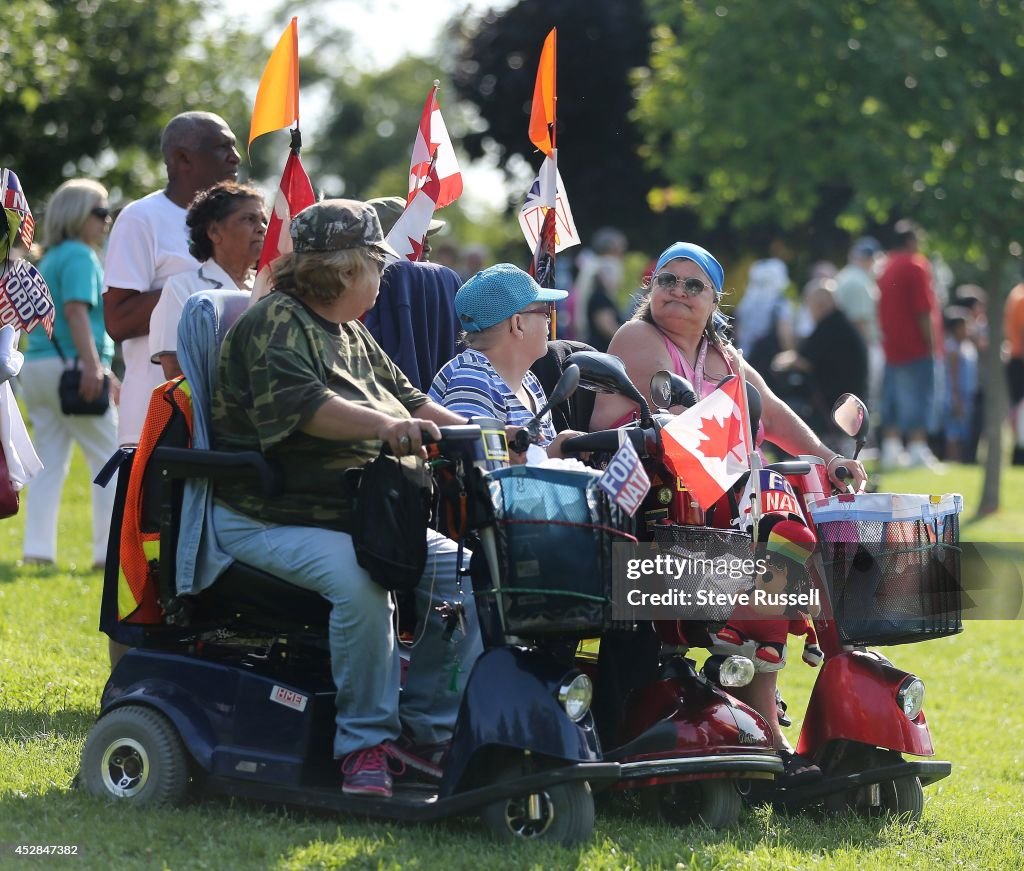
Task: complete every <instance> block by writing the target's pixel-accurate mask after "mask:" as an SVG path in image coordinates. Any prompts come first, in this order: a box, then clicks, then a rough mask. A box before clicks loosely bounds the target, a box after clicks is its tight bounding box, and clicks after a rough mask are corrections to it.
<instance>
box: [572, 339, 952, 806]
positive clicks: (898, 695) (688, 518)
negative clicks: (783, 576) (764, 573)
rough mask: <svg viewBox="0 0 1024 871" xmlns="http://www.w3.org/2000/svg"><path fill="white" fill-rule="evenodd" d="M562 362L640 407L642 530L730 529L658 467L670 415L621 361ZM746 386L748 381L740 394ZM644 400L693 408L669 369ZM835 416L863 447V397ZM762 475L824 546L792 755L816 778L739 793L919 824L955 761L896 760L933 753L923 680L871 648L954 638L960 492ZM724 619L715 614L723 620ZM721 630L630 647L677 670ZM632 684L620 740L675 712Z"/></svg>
mask: <svg viewBox="0 0 1024 871" xmlns="http://www.w3.org/2000/svg"><path fill="white" fill-rule="evenodd" d="M569 362H572V363H575V364H577V365H578V366H579V367H580V369H581V373H582V381H581V383H582V384H584V385H585V386H596V387H597V388H598V389H602V390H606V391H608V392H616V393H620V394H622V395H625V396H629V397H630V398H632V399H634V401H637V402H638V404H639V405H640V408H641V415H640V420H639V421H637V422H635V423H634V424H632V425H629V426H628V427H627V433H628V435H629V437H630V439H631V441H632V442H633V445H634V447H635V448H636V449H637V451H638V453H639V454H640V456H641V457H642V458H644V460H645V463H646V464H647V467H648V470H649V474H650V476H651V478H652V481H653V482H654V486H653V487H652V494H651V497H649V501H648V505H647V506H645V508H646V507H649V509H650V511H651V512H657V513H654V514H653V515H652V516H651V517H650V520H649V522H648V523H647V524H646V526H647V531H648V533H649V535H650V537H651V539H652V540H654V541H658V542H661V543H663V544H667V545H670V546H671V545H675V546H692V543H693V542H694V541H695V540H697V539H698V538H699V537H701V536H711V537H714V536H718V535H727V534H728V533H726V529H728V528H729V527H730V526H731V524H732V520H733V518H734V517H735V513H736V509H735V507H734V506H730V505H729V504H728V502H727V501H725V500H723V502H721V503H719V505H717V506H716V507H715V509H713V511H712V512H710V516H709V517H707V518H702V517H701V516H700V513H699V511H698V510H696V506H695V505H694V504H693V503H692V502H691V500H690V499H689V496H688V493H687V492H686V490H685V485H684V484H683V482H679V481H677V479H676V478H675V476H674V475H673V474H672V473H671V472H670V471H669V470H668V468H667V467H666V466H665V463H664V458H663V451H662V444H661V439H660V430H661V427H662V426H663V425H664V424H665V423H667V422H668V420H669V419H670V418H667V417H666V416H665V415H664V414H657V415H653V416H652V415H651V414H650V412H649V411H648V410H647V408H646V404H645V403H644V402H643V398H642V396H641V395H640V393H639V391H637V390H636V388H635V387H634V385H632V384H631V383H630V382H629V379H628V377H627V376H626V374H625V370H624V368H623V367H622V365H621V362H620V361H619V360H618V359H617V358H614V357H610V356H609V355H603V354H596V353H590V352H581V353H577V354H574V355H572V356H571V357H570V359H569ZM750 390H752V388H750V387H749V385H748V395H749V393H750ZM754 393H755V394H756V391H754ZM652 394H653V395H655V396H659V395H663V400H662V404H663V405H664V406H665V408H669V407H674V406H680V405H684V406H685V405H690V404H693V403H694V402H695V401H696V397H695V396H694V394H693V390H692V387H691V386H690V385H689V384H688V383H686V382H685V380H684V379H682V378H680V377H679V376H676V375H674V374H671V373H668V372H662V373H658V374H657V375H656V376H655V380H654V381H653V382H652ZM759 404H760V403H759V398H758V397H756V395H755V396H752V397H751V402H750V407H751V414H752V416H755V415H756V414H757V413H758V410H759ZM834 417H835V420H836V423H837V425H838V426H839V427H840V428H842V429H843V430H844V431H845V432H846V433H847V434H849V435H850V436H851V437H854V438H855V439H856V440H857V445H858V448H857V450H858V451H859V450H860V448H861V447H862V446H863V444H864V441H865V439H866V435H867V431H868V415H867V409H866V408H865V407H864V405H863V403H862V402H861V401H860V400H859V399H857V398H856V397H852V396H846V397H843V398H842V399H841V401H840V402H839V403H837V406H836V410H835V413H834ZM618 444H619V433H618V431H615V430H609V431H605V432H598V433H592V434H590V435H587V436H582V437H579V438H577V439H571V440H568V441H567V442H566V443H565V448H566V449H567V450H577V451H604V452H608V453H611V452H614V451H615V450H616V449H617V448H618ZM765 473H768V474H774V475H775V476H776V477H777V478H778V477H779V476H781V477H782V478H784V479H785V481H786V486H787V487H788V488H789V492H790V493H791V494H792V497H793V502H794V503H796V505H797V506H798V508H799V511H800V513H799V515H794V516H795V517H797V518H798V519H799V521H800V522H801V523H803V524H805V525H807V526H808V527H809V528H810V529H811V530H812V531H814V532H815V534H816V536H817V539H818V542H819V545H818V555H817V556H816V557H815V559H814V561H813V565H812V571H811V573H810V574H811V583H812V584H813V585H814V586H815V587H816V588H817V589H818V590H819V591H820V599H821V602H822V608H821V611H820V613H819V614H818V616H817V618H816V619H815V628H816V630H817V636H818V639H819V643H820V646H821V649H822V651H823V653H824V664H823V666H822V668H821V670H820V672H819V674H818V678H817V680H816V682H815V686H814V690H813V692H812V694H811V698H810V703H809V705H808V710H807V713H806V715H805V718H804V722H803V727H802V731H801V734H800V738H799V741H798V744H797V752H798V753H799V754H800V755H801V756H804V757H807V758H809V759H812V760H813V761H814V762H815V763H816V764H817V765H818V766H819V767H820V768H821V771H822V776H821V777H820V778H817V779H811V780H803V779H801V781H800V782H799V783H796V782H794V783H793V784H792V785H789V784H787V783H786V781H785V780H782V779H780V780H778V781H775V782H772V781H767V780H761V779H748V780H747V781H745V782H744V781H740V782H738V783H735V784H733V785H734V786H736V787H738V789H739V791H741V792H742V793H743V794H744V795H745V796H747V797H749V798H750V799H752V800H758V801H770V802H772V803H773V804H777V805H779V806H784V807H789V808H801V807H806V806H811V805H816V804H824V805H825V806H826V807H827V808H829V809H833V810H839V809H843V808H847V807H851V808H854V809H856V810H857V811H860V812H863V813H869V814H870V813H872V812H874V813H877V812H882V811H884V812H891V813H895V814H899V815H900V816H902V817H905V818H907V819H911V820H913V819H917V818H919V817H920V815H921V810H922V806H923V789H922V787H923V786H926V785H928V784H930V783H934V782H935V781H937V780H939V779H941V778H943V777H946V776H948V775H949V773H950V770H951V765H950V763H949V762H944V761H935V760H929V759H918V760H915V761H908V760H905V759H904V754H906V755H908V756H915V757H930V756H932V755H933V754H934V748H933V744H932V739H931V734H930V732H929V729H928V725H927V721H926V719H925V716H924V713H923V710H922V706H923V701H924V684H923V682H922V681H921V680H920V679H919V678H918V677H916V676H914V675H912V674H909V673H907V672H904V671H901V670H899V669H898V668H896V667H895V666H894V665H892V663H891V662H890V661H889V660H888V659H887V658H886V657H885V656H883V655H882V654H881V653H878V652H877V651H873V650H869V649H868V645H875V644H879V645H887V644H902V643H910V642H916V641H921V640H926V639H928V638H938V637H943V636H946V635H950V634H954V633H956V632H959V631H960V630H961V628H962V624H961V621H960V586H959V568H960V565H959V548H958V544H959V528H958V515H959V513H960V510H961V507H962V499H961V497H960V496H959V495H956V494H949V495H946V496H943V497H921V496H901V495H894V494H851V493H843V494H838V495H836V496H830V495H829V494H830V492H831V485H830V483H829V481H828V476H827V474H826V470H825V466H824V463H823V462H822V460H821V459H820V458H817V457H800V458H798V459H795V460H789V461H785V462H780V463H774V464H771V465H769V466H768V467H767V468H766V469H765V470H763V471H762V473H761V474H765ZM673 485H675V486H673ZM702 522H703V523H707V524H708V526H703V525H702ZM715 527H724V528H723V529H716V528H715ZM732 534H733V535H735V534H737V533H732ZM749 540H750V539H749V536H747V541H748V542H749ZM702 546H704V545H702ZM726 617H727V615H726V614H724V613H723V615H722V616H721V621H722V622H724V621H725V619H726ZM717 628H718V626H717V625H716V624H714V623H711V624H709V623H707V622H695V621H686V622H682V621H677V622H659V623H657V624H656V626H655V629H654V632H651V633H648V638H649V639H651V640H650V643H648V644H647V645H646V650H645V651H644V650H641V649H640V648H637V647H636V646H635V645H634V647H633V648H632V651H633V653H641V654H644V655H646V656H647V657H648V658H649V659H651V660H652V661H653V662H654V663H657V661H658V660H659V658H661V659H663V660H664V658H665V656H666V654H668V655H669V657H670V661H672V662H676V661H679V654H680V652H681V651H683V650H685V649H686V648H688V647H708V648H709V649H712V650H715V649H716V648H715V643H714V638H713V630H716V629H717ZM709 630H711V631H709ZM602 650H604V647H602ZM685 661H686V660H683V662H685ZM720 661H721V660H720V659H719V658H717V657H713V658H712V659H711V660H710V661H709V663H710V667H709V666H706V667H705V669H704V672H705V674H706V675H709V676H710V677H711V679H712V680H715V679H717V680H718V681H719V683H720V684H721V685H723V686H726V685H727V682H728V681H729V680H730V679H731V678H732V670H733V668H734V667H735V663H734V662H729V668H728V669H724V670H721V669H719V667H718V666H719V664H720ZM691 668H692V666H691ZM634 670H635V669H634ZM723 678H725V680H723ZM599 679H600V678H599ZM628 690H629V692H628V695H627V698H628V699H629V704H628V708H629V717H628V719H629V721H630V723H631V725H628V726H626V727H625V728H626V734H630V733H632V732H638V731H640V732H642V731H643V729H644V728H645V727H646V728H648V729H649V728H651V727H652V722H653V721H654V720H658V719H661V718H663V717H666V716H670V714H668V713H667V712H668V710H669V708H668V707H662V708H661V709H659V708H658V707H657V706H656V705H655V706H653V707H652V706H651V705H650V704H649V703H648V699H650V698H651V696H652V694H656V689H655V685H654V684H652V683H649V684H648V685H647V686H646V687H645V686H644V685H643V684H642V683H638V682H634V683H633V685H632V686H630V687H629V688H628ZM595 709H597V702H596V701H595ZM753 716H755V717H757V715H756V714H753ZM599 723H600V719H599ZM605 743H606V745H607V744H608V743H609V742H607V741H606V742H605ZM613 753H614V751H613ZM673 780H675V778H673ZM661 791H662V809H668V810H671V809H672V807H673V806H675V805H676V804H677V803H680V802H682V801H684V800H685V790H683V789H680V788H679V786H678V784H676V783H673V784H668V785H664V786H662V790H661Z"/></svg>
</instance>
